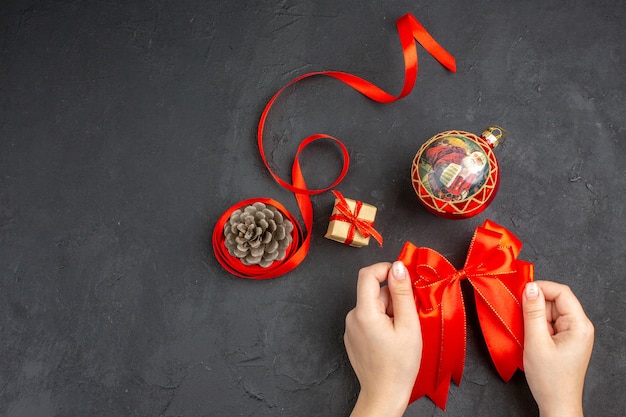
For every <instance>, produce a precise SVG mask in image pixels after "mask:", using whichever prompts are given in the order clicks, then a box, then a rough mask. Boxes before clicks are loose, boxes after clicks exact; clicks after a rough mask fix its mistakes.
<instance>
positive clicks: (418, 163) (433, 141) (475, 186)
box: [411, 126, 507, 219]
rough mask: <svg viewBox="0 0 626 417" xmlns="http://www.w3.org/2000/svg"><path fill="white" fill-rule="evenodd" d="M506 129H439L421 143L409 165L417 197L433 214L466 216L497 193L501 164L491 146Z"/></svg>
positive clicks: (482, 205)
mask: <svg viewBox="0 0 626 417" xmlns="http://www.w3.org/2000/svg"><path fill="white" fill-rule="evenodd" d="M506 135H507V133H506V131H505V130H504V129H502V128H501V127H498V126H489V127H488V128H487V129H486V130H485V131H484V132H483V133H482V135H480V136H476V135H475V134H473V133H469V132H464V131H461V130H450V131H447V132H441V133H439V134H437V135H435V136H433V137H432V138H430V139H429V140H428V141H426V143H424V144H423V145H422V147H421V148H420V149H419V151H418V152H417V154H416V155H415V158H414V159H413V164H412V166H411V180H412V182H413V189H414V190H415V193H416V194H417V198H418V199H419V200H420V201H421V202H422V204H424V206H425V207H426V208H427V209H428V210H429V211H430V212H432V213H433V214H436V215H437V216H441V217H445V218H448V219H465V218H468V217H472V216H475V215H477V214H479V213H480V212H482V211H483V210H484V209H485V208H487V206H488V205H489V203H491V201H492V200H493V198H494V197H495V196H496V193H497V191H498V186H499V185H500V167H499V165H498V160H497V159H496V155H495V153H494V152H493V149H494V148H495V147H496V146H498V145H499V144H500V143H502V142H503V141H504V139H505V138H506Z"/></svg>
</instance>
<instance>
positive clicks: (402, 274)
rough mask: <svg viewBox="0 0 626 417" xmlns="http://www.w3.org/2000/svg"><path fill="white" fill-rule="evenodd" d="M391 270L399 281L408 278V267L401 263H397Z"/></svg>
mask: <svg viewBox="0 0 626 417" xmlns="http://www.w3.org/2000/svg"><path fill="white" fill-rule="evenodd" d="M391 270H392V271H393V277H394V278H395V279H397V280H401V279H404V278H406V267H405V266H404V264H403V263H402V262H400V261H395V262H394V263H393V265H392V266H391Z"/></svg>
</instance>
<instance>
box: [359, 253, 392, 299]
mask: <svg viewBox="0 0 626 417" xmlns="http://www.w3.org/2000/svg"><path fill="white" fill-rule="evenodd" d="M390 269H391V263H389V262H380V263H377V264H374V265H370V266H368V267H365V268H361V270H360V271H359V280H358V281H357V286H356V305H357V307H365V308H374V307H375V306H376V303H377V302H378V301H379V298H378V296H379V294H380V284H381V283H383V282H385V281H386V280H387V274H388V273H389V270H390Z"/></svg>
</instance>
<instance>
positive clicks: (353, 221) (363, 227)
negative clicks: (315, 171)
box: [330, 190, 383, 246]
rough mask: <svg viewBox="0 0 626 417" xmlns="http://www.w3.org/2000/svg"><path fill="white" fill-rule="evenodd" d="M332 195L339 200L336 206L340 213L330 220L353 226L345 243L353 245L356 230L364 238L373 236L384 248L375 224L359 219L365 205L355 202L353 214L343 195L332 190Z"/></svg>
mask: <svg viewBox="0 0 626 417" xmlns="http://www.w3.org/2000/svg"><path fill="white" fill-rule="evenodd" d="M332 193H333V194H334V195H335V197H336V198H337V200H339V202H338V203H337V204H336V205H335V207H337V211H339V213H336V214H333V215H332V216H330V220H331V221H332V220H338V221H340V222H347V223H350V225H351V226H350V229H349V230H348V236H347V237H346V241H345V242H344V243H345V244H346V245H349V244H351V243H352V241H353V240H354V233H355V230H358V231H359V233H361V235H362V236H363V237H364V238H368V237H370V236H371V237H373V238H374V239H376V241H377V242H378V244H379V245H380V246H383V237H382V236H381V235H380V233H378V231H377V230H376V229H374V222H373V221H369V220H365V219H361V218H359V212H360V211H361V207H363V203H362V202H360V201H358V200H355V203H356V204H355V208H354V213H353V212H352V210H350V206H348V202H347V201H346V199H345V198H344V196H343V194H341V193H340V192H339V191H336V190H332Z"/></svg>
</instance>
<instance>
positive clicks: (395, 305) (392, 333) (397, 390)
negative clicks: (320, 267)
mask: <svg viewBox="0 0 626 417" xmlns="http://www.w3.org/2000/svg"><path fill="white" fill-rule="evenodd" d="M385 280H387V283H388V285H387V286H383V287H381V285H380V284H381V283H383V282H384V281H385ZM344 343H345V345H346V350H347V352H348V358H349V359H350V363H351V364H352V367H353V368H354V372H355V373H356V376H357V378H358V379H359V383H360V384H361V392H360V393H359V398H358V400H357V403H356V406H355V408H354V410H353V412H352V417H356V416H359V417H365V416H377V417H392V416H401V415H402V414H403V413H404V411H405V410H406V407H407V405H408V403H409V397H410V395H411V390H412V388H413V384H414V383H415V379H416V378H417V373H418V371H419V365H420V360H421V357H422V333H421V330H420V323H419V318H418V315H417V309H416V307H415V300H414V298H413V286H412V285H411V280H410V278H409V273H408V271H407V269H406V267H405V266H404V264H402V262H395V263H394V264H393V266H392V264H390V263H386V262H385V263H378V264H375V265H371V266H369V267H366V268H363V269H361V270H360V271H359V279H358V283H357V301H356V307H355V308H354V309H353V310H352V311H350V312H349V313H348V315H347V317H346V332H345V335H344Z"/></svg>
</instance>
